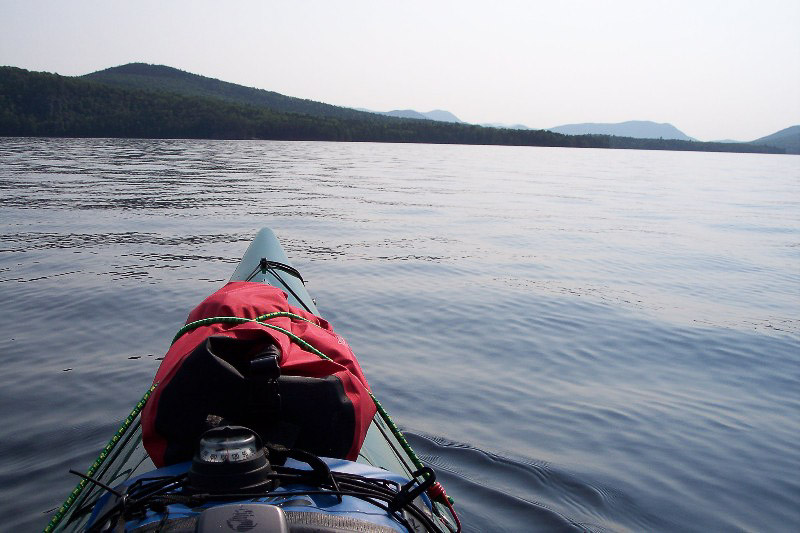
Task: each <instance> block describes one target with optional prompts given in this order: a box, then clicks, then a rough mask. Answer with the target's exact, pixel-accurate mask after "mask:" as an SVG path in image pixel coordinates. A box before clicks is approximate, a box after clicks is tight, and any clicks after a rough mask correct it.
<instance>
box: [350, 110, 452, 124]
mask: <svg viewBox="0 0 800 533" xmlns="http://www.w3.org/2000/svg"><path fill="white" fill-rule="evenodd" d="M361 111H366V109H361ZM371 113H376V114H378V115H386V116H387V117H398V118H414V119H417V120H435V121H437V122H453V123H456V124H464V121H463V120H461V119H460V118H458V117H457V116H455V115H454V114H452V113H451V112H450V111H444V110H443V109H434V110H433V111H428V112H427V113H422V112H419V111H414V110H413V109H395V110H393V111H371Z"/></svg>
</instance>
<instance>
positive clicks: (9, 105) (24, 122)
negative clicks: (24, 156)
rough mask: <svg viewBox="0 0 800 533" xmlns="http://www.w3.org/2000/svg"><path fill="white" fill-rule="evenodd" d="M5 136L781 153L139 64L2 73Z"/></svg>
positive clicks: (0, 127) (0, 121) (0, 122)
mask: <svg viewBox="0 0 800 533" xmlns="http://www.w3.org/2000/svg"><path fill="white" fill-rule="evenodd" d="M434 116H439V117H440V118H441V117H442V116H443V115H441V114H438V113H435V112H434ZM445 116H446V115H445ZM426 118H428V117H427V116H426ZM0 136H15V137H111V138H156V139H163V138H168V139H179V138H180V139H184V138H190V139H275V140H287V141H295V140H316V141H348V142H390V143H430V144H485V145H509V146H562V147H574V148H625V149H637V150H690V151H713V152H760V153H783V151H784V150H783V149H782V148H777V147H768V146H754V145H751V144H746V143H743V144H722V143H702V142H694V141H682V140H672V139H669V140H668V139H634V138H630V137H618V136H609V135H563V134H560V133H553V132H549V131H544V130H513V129H499V128H485V127H481V126H478V125H474V124H463V123H462V124H459V123H452V122H443V121H439V120H430V119H428V120H415V119H409V118H397V117H391V116H382V115H380V114H376V113H368V112H364V111H357V110H355V109H349V108H340V107H336V106H331V105H328V104H323V103H320V102H312V101H310V100H303V99H300V98H292V97H289V96H284V95H281V94H278V93H274V92H271V91H264V90H261V89H253V88H249V87H243V86H240V85H235V84H232V83H227V82H223V81H220V80H215V79H211V78H206V77H204V76H198V75H196V74H190V73H188V72H183V71H180V70H178V69H173V68H170V67H164V66H159V65H145V64H142V63H137V64H131V65H125V66H123V67H115V68H113V69H108V70H105V71H101V72H96V73H94V74H91V75H87V76H82V77H67V76H59V75H57V74H49V73H46V72H29V71H27V70H23V69H19V68H15V67H3V66H0Z"/></svg>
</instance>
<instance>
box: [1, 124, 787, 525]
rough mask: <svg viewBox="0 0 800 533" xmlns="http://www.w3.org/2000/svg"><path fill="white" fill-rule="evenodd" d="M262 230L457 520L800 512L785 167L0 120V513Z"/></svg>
mask: <svg viewBox="0 0 800 533" xmlns="http://www.w3.org/2000/svg"><path fill="white" fill-rule="evenodd" d="M262 226H270V227H272V228H273V229H274V230H275V231H276V233H277V234H278V236H279V237H280V238H281V240H282V242H283V243H284V246H285V248H286V250H287V253H288V255H289V257H290V258H291V259H292V261H293V263H294V264H295V266H297V267H298V268H299V269H300V270H301V271H302V272H303V273H304V275H305V277H307V278H308V279H309V280H310V282H309V285H308V288H309V291H310V292H311V293H312V295H314V296H315V297H316V298H317V302H318V305H319V308H320V310H321V312H322V313H323V315H325V316H326V317H327V318H328V319H329V320H330V321H331V322H332V323H333V324H334V326H335V327H336V329H337V331H338V332H339V333H341V334H343V335H344V336H346V337H347V338H348V340H349V342H350V344H351V345H352V347H353V349H354V350H355V352H356V354H358V356H359V359H360V361H361V364H362V366H363V367H364V370H365V372H366V375H367V377H368V379H369V380H370V384H371V385H372V388H373V390H374V392H375V393H376V395H377V396H378V397H379V398H380V399H381V401H382V402H383V403H384V405H385V406H386V407H387V408H388V409H389V411H390V412H391V413H392V414H393V416H394V417H395V418H396V419H397V420H398V422H399V423H400V424H401V425H402V426H403V427H404V428H405V430H406V431H407V433H408V435H409V438H410V440H411V442H412V444H413V445H414V447H415V448H416V449H417V451H418V452H419V453H420V454H421V455H422V457H423V459H424V460H426V461H427V462H429V463H430V464H432V465H433V466H434V467H435V468H436V469H437V471H438V472H439V476H440V478H441V479H442V481H443V482H444V484H445V486H446V487H447V489H448V492H449V493H450V494H451V495H452V496H454V497H455V498H456V500H457V505H458V508H459V509H460V511H461V515H462V519H463V521H464V522H465V524H466V529H467V530H468V531H497V530H508V531H547V530H581V529H587V530H591V531H676V530H681V531H708V530H713V531H737V530H746V531H796V530H798V528H800V510H799V509H800V506H798V505H797V502H798V501H800V446H798V442H799V441H800V157H797V156H774V155H746V154H703V153H681V152H645V151H611V150H607V151H603V150H570V149H556V148H514V147H479V146H428V145H388V144H330V143H304V142H296V143H280V142H210V141H209V142H206V141H140V140H58V139H55V140H52V139H51V140H35V139H8V138H6V139H0V302H2V320H0V348H1V349H2V358H0V369H1V370H2V371H0V423H1V424H2V430H0V514H2V516H4V517H5V518H4V524H3V526H2V528H0V529H3V530H7V531H13V530H35V529H40V528H41V527H43V526H44V525H45V523H46V522H47V520H48V515H47V512H48V511H49V510H51V509H52V508H53V507H55V506H57V505H59V504H60V503H61V502H62V501H63V499H64V498H65V496H66V495H67V493H68V492H69V490H70V489H71V488H72V487H73V486H74V484H75V482H76V479H75V478H74V477H73V476H70V475H69V474H68V473H67V470H68V469H69V468H76V469H79V470H85V469H86V468H87V466H88V465H89V464H90V463H91V461H92V460H93V459H94V458H95V457H96V455H97V453H98V451H99V449H100V448H101V447H102V446H103V445H104V444H105V442H106V441H107V440H108V438H109V437H110V435H111V434H112V433H113V431H114V430H115V429H116V428H117V427H118V425H119V422H120V420H121V419H122V418H123V417H124V416H125V415H126V414H127V412H128V411H129V409H130V408H131V406H132V405H133V403H134V402H135V401H136V400H138V399H139V397H140V396H141V394H142V393H143V391H144V390H145V389H146V387H147V386H148V384H149V383H150V381H151V380H152V377H153V374H154V373H155V370H156V368H157V365H158V360H157V357H160V356H161V355H162V354H163V353H164V352H165V351H166V349H167V346H168V343H169V340H170V339H171V338H172V335H173V334H174V332H175V331H176V330H177V329H178V327H179V326H180V325H181V324H182V322H183V320H184V319H185V317H186V314H187V313H188V311H189V310H190V309H191V308H192V307H193V306H194V305H195V304H197V303H198V302H199V301H200V300H201V299H202V298H204V297H205V296H206V295H208V294H209V293H210V292H212V291H213V290H215V289H216V288H218V287H220V286H221V285H222V284H223V283H224V282H225V281H226V280H227V279H228V278H229V277H230V275H231V273H232V272H233V269H234V268H235V266H236V264H237V262H238V260H239V258H240V257H241V255H242V254H243V253H244V250H245V248H246V247H247V245H248V243H249V241H250V240H251V239H252V238H253V236H254V235H255V233H256V231H257V229H259V228H261V227H262Z"/></svg>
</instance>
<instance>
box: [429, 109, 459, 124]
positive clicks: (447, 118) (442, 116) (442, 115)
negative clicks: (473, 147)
mask: <svg viewBox="0 0 800 533" xmlns="http://www.w3.org/2000/svg"><path fill="white" fill-rule="evenodd" d="M422 114H423V115H425V116H426V117H427V118H429V119H431V120H438V121H439V122H457V123H463V122H464V121H463V120H461V119H460V118H458V117H457V116H455V115H454V114H452V113H451V112H450V111H445V110H444V109H434V110H433V111H428V112H427V113H422Z"/></svg>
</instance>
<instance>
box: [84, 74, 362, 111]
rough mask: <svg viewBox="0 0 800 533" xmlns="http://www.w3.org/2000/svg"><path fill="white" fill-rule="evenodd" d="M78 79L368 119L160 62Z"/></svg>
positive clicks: (239, 102) (346, 108)
mask: <svg viewBox="0 0 800 533" xmlns="http://www.w3.org/2000/svg"><path fill="white" fill-rule="evenodd" d="M80 78H81V79H84V80H89V81H95V82H100V83H103V84H105V85H113V86H116V87H121V88H125V89H143V90H148V91H164V92H169V93H173V94H180V95H183V96H199V97H201V98H213V99H216V100H223V101H225V102H229V103H232V104H242V105H252V106H256V107H261V108H267V109H270V110H273V111H280V112H283V113H302V114H305V115H314V116H319V117H334V118H348V119H367V118H369V117H368V116H367V115H366V114H365V113H364V112H363V111H356V110H355V109H350V108H349V107H338V106H334V105H330V104H324V103H321V102H315V101H313V100H304V99H302V98H294V97H291V96H285V95H283V94H280V93H276V92H273V91H265V90H263V89H254V88H251V87H244V86H242V85H237V84H235V83H229V82H226V81H220V80H217V79H214V78H207V77H205V76H200V75H198V74H192V73H189V72H184V71H182V70H178V69H176V68H172V67H167V66H164V65H149V64H147V63H129V64H127V65H122V66H119V67H112V68H107V69H105V70H100V71H98V72H92V73H91V74H86V75H85V76H80Z"/></svg>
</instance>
